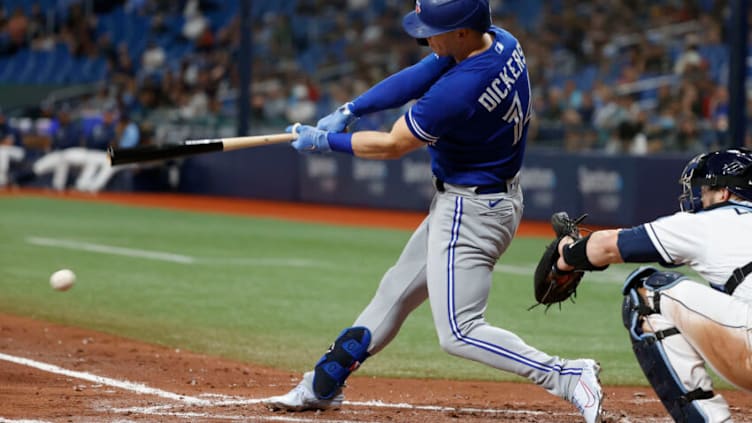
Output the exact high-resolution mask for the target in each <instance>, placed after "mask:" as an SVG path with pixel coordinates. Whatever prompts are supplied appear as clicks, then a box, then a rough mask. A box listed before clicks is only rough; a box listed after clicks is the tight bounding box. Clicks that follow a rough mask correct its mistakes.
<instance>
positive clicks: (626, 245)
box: [616, 225, 674, 267]
mask: <svg viewBox="0 0 752 423" xmlns="http://www.w3.org/2000/svg"><path fill="white" fill-rule="evenodd" d="M616 245H617V247H618V249H619V254H621V258H622V259H623V260H624V262H625V263H660V264H661V265H663V266H666V267H671V266H674V264H673V263H668V262H666V261H665V260H664V259H663V257H661V254H660V253H659V252H658V250H657V249H656V248H655V245H653V241H652V240H651V239H650V236H648V232H647V230H646V229H645V225H640V226H635V227H633V228H630V229H622V230H621V231H619V236H618V238H617V241H616Z"/></svg>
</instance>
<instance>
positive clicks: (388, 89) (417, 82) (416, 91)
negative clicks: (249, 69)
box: [350, 54, 454, 116]
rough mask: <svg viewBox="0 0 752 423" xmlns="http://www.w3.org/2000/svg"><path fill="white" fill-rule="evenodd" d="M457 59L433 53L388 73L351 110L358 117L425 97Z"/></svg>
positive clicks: (354, 103) (357, 100) (361, 96)
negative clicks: (391, 73)
mask: <svg viewBox="0 0 752 423" xmlns="http://www.w3.org/2000/svg"><path fill="white" fill-rule="evenodd" d="M453 64H454V59H452V58H450V57H438V56H436V55H435V54H430V55H428V56H426V57H425V58H423V60H421V61H420V62H418V63H416V64H414V65H412V66H410V67H407V68H405V69H403V70H401V71H399V72H397V73H395V74H394V75H391V76H389V77H388V78H386V79H384V80H383V81H381V82H379V83H378V84H376V85H374V86H373V87H371V89H369V90H368V91H366V92H365V93H363V94H362V95H360V96H359V97H358V98H356V99H355V100H353V102H352V106H351V108H350V111H351V112H352V113H353V114H354V115H355V116H363V115H366V114H369V113H373V112H379V111H382V110H387V109H393V108H395V107H400V106H403V105H404V104H406V103H407V102H408V101H410V100H414V99H416V98H418V97H420V96H422V95H423V94H424V93H425V92H426V91H427V90H428V89H429V88H430V87H431V85H433V83H434V82H436V80H438V79H439V78H440V77H441V75H443V74H444V72H446V71H447V70H448V69H450V68H451V67H452V66H453Z"/></svg>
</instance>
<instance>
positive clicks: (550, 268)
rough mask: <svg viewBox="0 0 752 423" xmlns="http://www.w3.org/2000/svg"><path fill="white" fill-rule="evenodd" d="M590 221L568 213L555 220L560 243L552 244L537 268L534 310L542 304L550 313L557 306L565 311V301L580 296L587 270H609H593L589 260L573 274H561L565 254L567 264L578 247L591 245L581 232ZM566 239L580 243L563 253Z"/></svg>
mask: <svg viewBox="0 0 752 423" xmlns="http://www.w3.org/2000/svg"><path fill="white" fill-rule="evenodd" d="M586 217H587V214H583V215H582V216H580V217H578V218H577V219H574V220H572V219H571V218H570V217H569V215H568V214H567V212H558V213H554V214H553V215H552V216H551V226H553V228H554V232H555V233H556V239H554V240H553V241H551V243H550V244H548V246H547V247H546V249H545V251H543V256H542V257H541V259H540V261H539V262H538V266H537V267H536V268H535V277H534V285H535V286H534V287H535V300H536V301H537V303H536V304H534V305H533V306H532V307H530V309H532V308H534V307H537V306H538V305H541V304H543V305H545V306H546V310H548V308H549V307H551V306H552V305H554V304H559V307H561V303H562V301H564V300H566V299H568V298H572V297H576V296H577V286H578V285H579V284H580V281H581V280H582V276H583V275H584V271H585V270H604V269H605V268H606V267H608V266H593V265H592V264H591V263H590V262H588V261H587V260H585V261H584V262H582V263H580V265H579V266H575V268H574V269H572V270H561V269H559V268H558V267H557V266H556V262H557V261H559V257H560V256H561V255H562V254H563V255H564V256H565V260H567V256H571V254H568V252H569V251H571V250H572V249H573V248H577V247H575V246H577V245H578V244H580V245H581V247H580V248H584V247H585V245H586V244H587V241H586V240H587V238H588V237H589V236H588V237H585V238H582V236H581V234H580V228H579V224H580V223H582V221H583V220H585V218H586ZM566 237H569V238H571V239H572V240H573V241H576V242H575V243H574V244H571V247H570V248H564V249H562V251H560V249H559V244H560V243H561V241H562V239H564V238H566ZM567 262H568V263H570V260H567Z"/></svg>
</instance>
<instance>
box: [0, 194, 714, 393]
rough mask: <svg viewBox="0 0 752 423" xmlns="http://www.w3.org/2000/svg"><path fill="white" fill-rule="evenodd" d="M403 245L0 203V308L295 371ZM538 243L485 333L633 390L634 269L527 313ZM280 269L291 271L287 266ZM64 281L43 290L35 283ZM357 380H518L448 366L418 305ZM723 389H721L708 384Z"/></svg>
mask: <svg viewBox="0 0 752 423" xmlns="http://www.w3.org/2000/svg"><path fill="white" fill-rule="evenodd" d="M409 235H410V233H409V232H407V231H400V230H384V229H366V228H348V227H335V226H328V225H314V224H304V223H294V222H288V221H277V220H273V219H261V218H245V217H237V216H218V215H209V214H200V213H191V212H175V211H166V210H160V209H148V208H140V207H126V206H117V205H109V204H101V203H87V202H76V201H61V200H55V199H45V198H23V197H6V198H0V238H1V239H2V242H0V292H2V294H0V309H2V310H3V311H4V312H9V313H13V314H19V315H26V316H31V317H35V318H39V319H45V320H50V321H54V322H61V323H64V324H69V325H76V326H81V327H87V328H91V329H96V330H101V331H106V332H109V333H114V334H118V335H123V336H127V337H130V338H136V339H141V340H144V341H147V342H152V343H158V344H162V345H169V346H173V347H179V348H183V349H190V350H193V351H197V352H202V353H207V354H211V355H218V356H224V357H229V358H232V359H237V360H241V361H246V362H254V363H260V364H264V365H269V366H274V367H278V368H284V369H291V370H296V371H302V370H305V369H307V368H309V367H310V366H311V365H312V364H313V363H314V362H315V360H317V359H318V358H319V356H320V355H321V354H322V353H323V351H324V350H325V349H326V347H327V346H328V344H329V343H330V342H331V341H332V340H333V339H334V338H335V337H336V336H337V334H338V333H339V331H340V330H341V329H342V328H344V327H346V326H349V325H350V324H351V323H352V321H353V320H354V319H355V317H356V316H357V315H358V313H359V312H360V310H361V309H362V308H363V307H364V306H365V305H366V304H367V302H368V301H369V299H370V297H371V295H372V293H373V292H374V291H375V289H376V287H377V284H378V281H379V280H380V278H381V276H382V274H383V272H384V271H385V270H386V269H387V268H389V266H390V265H391V264H392V263H393V261H394V260H395V259H396V258H397V256H398V254H399V252H400V251H401V249H402V247H403V245H404V243H405V242H406V241H407V239H408V237H409ZM35 238H36V239H37V241H38V240H39V239H40V238H42V239H44V240H47V241H48V242H49V240H53V241H55V242H61V241H65V242H75V243H79V244H80V245H83V243H88V244H96V245H98V246H111V247H119V248H130V249H136V250H149V251H155V252H169V253H173V254H179V255H182V256H188V257H191V258H194V259H195V260H196V261H195V262H194V263H190V264H185V263H176V262H166V261H160V260H153V259H146V258H142V257H128V256H124V255H116V254H107V253H101V252H92V251H83V250H81V249H71V248H62V247H60V246H45V245H38V242H37V243H36V244H35V243H34V242H31V241H30V240H33V239H35ZM546 242H547V241H546V240H545V239H540V238H521V237H518V238H517V239H516V240H515V241H514V242H513V244H512V246H511V247H510V249H509V251H508V252H507V253H506V254H505V255H504V257H502V259H501V261H500V266H499V267H500V269H499V270H498V271H497V272H495V274H494V286H493V288H492V291H491V298H490V302H489V306H488V310H487V320H488V321H489V322H490V323H492V324H494V325H496V326H500V327H502V328H505V329H508V330H511V331H513V332H515V333H517V334H518V335H520V336H521V337H522V338H523V339H524V340H525V341H526V342H527V343H529V344H530V345H533V346H535V347H537V348H539V349H541V350H543V351H546V352H548V353H550V354H555V355H560V356H565V357H572V358H574V357H585V356H587V357H595V358H596V359H598V360H600V362H601V363H602V365H603V367H604V373H603V374H602V379H603V381H604V383H607V384H636V385H643V384H644V383H645V382H644V376H643V375H642V373H641V372H640V370H639V368H638V366H637V363H636V361H635V358H634V356H633V355H632V352H631V348H630V344H629V340H628V337H627V334H626V332H625V330H624V328H623V326H622V323H621V316H620V305H621V300H622V296H621V294H620V288H621V281H623V279H624V276H625V275H626V274H627V273H628V272H629V271H630V270H631V269H632V268H633V267H634V266H627V265H621V266H612V268H611V269H609V271H607V272H604V273H601V274H591V275H588V276H587V278H586V280H585V282H584V283H583V285H582V286H581V288H580V290H579V297H578V299H577V304H565V305H564V306H563V310H562V311H559V310H558V309H555V308H552V309H551V310H549V311H548V312H547V313H544V312H543V309H542V308H536V309H534V310H532V311H527V307H529V306H530V305H531V304H532V303H533V299H532V298H533V297H532V282H531V279H532V276H531V275H532V268H533V267H534V265H535V263H536V262H537V259H538V257H539V256H540V253H541V252H542V250H543V247H544V245H545V244H546ZM290 260H292V261H290ZM64 267H67V268H71V269H73V270H74V271H75V272H76V274H77V276H78V280H77V283H76V286H75V287H74V288H73V289H72V290H70V291H68V292H66V293H59V292H56V291H53V290H52V289H51V288H50V286H49V284H48V278H49V275H50V274H51V273H52V272H53V271H55V270H57V269H59V268H64ZM360 372H361V373H362V374H371V375H384V376H401V377H437V378H463V379H490V380H521V379H519V378H517V377H514V376H511V375H508V374H505V373H502V372H498V371H494V370H491V369H490V368H488V367H485V366H483V365H480V364H477V363H473V362H469V361H466V360H461V359H458V358H456V357H451V356H449V355H447V354H445V353H444V352H442V351H441V349H440V348H439V346H438V342H437V338H436V334H435V331H434V328H433V324H432V321H431V316H430V311H429V309H428V307H427V305H426V304H424V305H422V306H421V307H420V308H418V310H416V312H415V313H413V314H412V315H411V316H410V317H409V318H408V320H407V322H406V323H405V325H404V326H403V328H402V331H401V332H400V334H399V335H398V336H397V338H396V339H395V340H394V341H393V342H392V344H390V345H389V346H388V347H387V348H386V349H385V350H384V351H383V352H382V353H381V354H379V356H378V357H377V358H375V359H372V360H370V361H369V362H368V363H367V365H365V366H364V367H363V368H362V369H361V371H360ZM721 386H725V385H721Z"/></svg>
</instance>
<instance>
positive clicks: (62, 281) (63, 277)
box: [50, 269, 76, 291]
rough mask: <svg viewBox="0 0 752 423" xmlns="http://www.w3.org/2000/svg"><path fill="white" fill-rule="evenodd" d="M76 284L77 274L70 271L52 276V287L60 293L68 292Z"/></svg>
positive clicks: (59, 272)
mask: <svg viewBox="0 0 752 423" xmlns="http://www.w3.org/2000/svg"><path fill="white" fill-rule="evenodd" d="M75 282H76V274H75V273H73V271H72V270H70V269H61V270H58V271H57V272H55V273H53V274H52V276H50V286H52V287H53V288H54V289H56V290H58V291H67V290H68V289H70V288H71V287H72V286H73V284H74V283H75Z"/></svg>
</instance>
